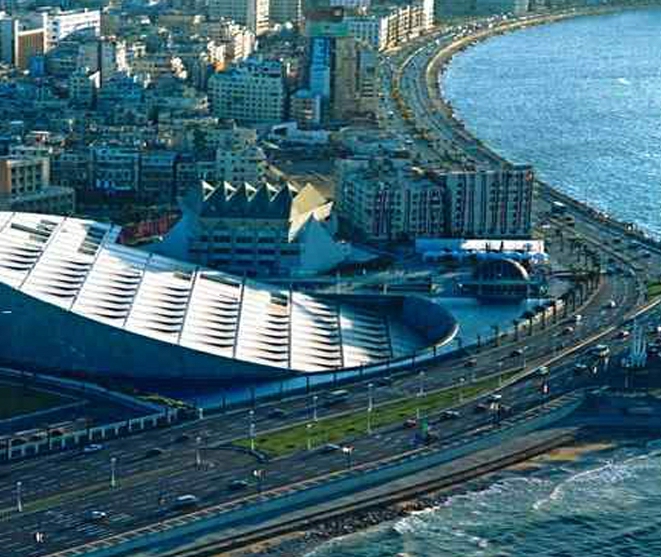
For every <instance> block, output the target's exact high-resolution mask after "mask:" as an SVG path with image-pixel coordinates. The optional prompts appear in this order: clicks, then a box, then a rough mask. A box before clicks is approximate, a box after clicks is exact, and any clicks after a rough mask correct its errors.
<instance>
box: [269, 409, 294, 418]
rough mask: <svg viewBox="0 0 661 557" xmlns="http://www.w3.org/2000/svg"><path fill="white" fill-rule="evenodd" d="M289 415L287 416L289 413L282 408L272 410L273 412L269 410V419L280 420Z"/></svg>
mask: <svg viewBox="0 0 661 557" xmlns="http://www.w3.org/2000/svg"><path fill="white" fill-rule="evenodd" d="M288 415H289V414H287V411H286V410H283V409H282V408H272V409H271V410H269V413H268V414H267V416H268V417H269V418H275V419H278V420H280V419H282V418H286V417H287V416H288Z"/></svg>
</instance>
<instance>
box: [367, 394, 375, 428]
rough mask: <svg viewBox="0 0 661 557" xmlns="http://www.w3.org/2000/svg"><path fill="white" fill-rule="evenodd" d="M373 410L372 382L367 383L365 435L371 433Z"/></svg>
mask: <svg viewBox="0 0 661 557" xmlns="http://www.w3.org/2000/svg"><path fill="white" fill-rule="evenodd" d="M373 410H374V384H373V383H368V384H367V435H371V434H372V411H373Z"/></svg>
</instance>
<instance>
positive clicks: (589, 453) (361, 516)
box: [216, 431, 655, 557]
mask: <svg viewBox="0 0 661 557" xmlns="http://www.w3.org/2000/svg"><path fill="white" fill-rule="evenodd" d="M653 438H655V437H654V436H652V435H649V434H644V435H637V436H635V437H632V436H630V435H626V434H618V433H616V434H614V435H609V436H604V435H603V434H602V433H599V432H592V431H590V432H587V433H586V434H585V435H584V436H583V437H581V438H580V439H577V440H576V441H575V442H572V443H569V444H566V445H560V446H558V447H556V448H554V449H551V450H550V451H548V452H545V453H542V454H540V455H537V456H534V457H532V458H528V459H524V460H522V461H520V462H518V463H515V464H511V465H508V466H505V467H503V468H500V469H498V470H495V471H493V472H488V473H486V474H483V475H480V476H478V477H476V478H473V479H471V480H469V481H466V482H463V483H459V484H455V485H452V486H448V487H445V488H441V489H439V490H435V491H430V492H429V493H425V494H421V495H418V496H415V497H413V498H411V499H409V500H405V501H400V502H396V503H392V504H389V505H386V506H384V507H383V508H380V509H378V510H367V511H361V512H354V513H349V514H347V515H344V516H341V517H339V518H334V519H331V520H329V521H327V522H324V523H322V524H319V525H315V526H313V527H312V528H310V529H307V530H303V529H300V530H295V531H293V532H290V533H286V534H283V535H280V536H276V537H274V538H269V539H266V540H263V541H259V542H256V543H253V544H251V545H248V546H245V547H242V548H239V549H235V550H230V551H225V552H221V553H218V554H216V555H217V557H221V556H222V557H304V556H305V555H308V554H309V553H311V552H313V551H314V550H315V549H317V548H318V547H319V546H321V545H322V544H326V543H328V542H332V541H333V540H339V539H342V538H344V537H346V536H351V535H354V534H358V533H361V532H366V531H369V530H371V529H373V528H375V527H378V526H380V525H384V524H387V523H395V522H397V521H398V520H401V519H405V518H407V517H409V516H412V515H414V514H416V513H420V512H426V511H430V510H433V509H435V508H437V507H440V506H442V505H444V504H447V502H448V501H449V500H450V499H451V498H452V497H455V496H457V495H464V494H467V493H471V492H479V491H482V490H484V489H487V488H488V487H489V486H492V485H494V484H496V483H498V482H499V481H502V480H505V479H507V478H511V477H512V476H514V475H518V476H523V477H525V476H527V475H534V474H536V473H542V474H543V473H544V471H545V470H547V471H551V470H553V469H554V468H555V467H557V466H558V465H561V464H571V463H578V462H580V461H581V460H583V459H586V458H590V457H595V456H597V455H599V454H600V453H607V452H609V451H614V450H617V449H622V448H624V447H626V446H632V445H633V446H638V447H644V446H645V445H644V443H645V441H649V440H650V439H653Z"/></svg>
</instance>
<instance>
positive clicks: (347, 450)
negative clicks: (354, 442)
mask: <svg viewBox="0 0 661 557" xmlns="http://www.w3.org/2000/svg"><path fill="white" fill-rule="evenodd" d="M342 452H343V453H344V456H346V457H347V470H351V467H352V466H353V447H351V446H348V445H347V446H344V447H342Z"/></svg>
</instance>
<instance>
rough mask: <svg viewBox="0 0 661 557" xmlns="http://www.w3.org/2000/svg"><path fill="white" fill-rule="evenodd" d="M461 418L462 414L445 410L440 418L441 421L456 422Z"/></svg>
mask: <svg viewBox="0 0 661 557" xmlns="http://www.w3.org/2000/svg"><path fill="white" fill-rule="evenodd" d="M460 417H461V414H460V413H459V412H457V411H456V410H444V411H443V412H441V415H440V416H439V418H440V419H441V420H456V419H457V418H460Z"/></svg>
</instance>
